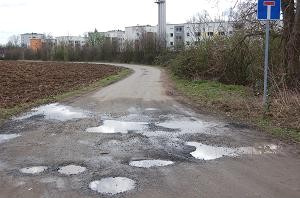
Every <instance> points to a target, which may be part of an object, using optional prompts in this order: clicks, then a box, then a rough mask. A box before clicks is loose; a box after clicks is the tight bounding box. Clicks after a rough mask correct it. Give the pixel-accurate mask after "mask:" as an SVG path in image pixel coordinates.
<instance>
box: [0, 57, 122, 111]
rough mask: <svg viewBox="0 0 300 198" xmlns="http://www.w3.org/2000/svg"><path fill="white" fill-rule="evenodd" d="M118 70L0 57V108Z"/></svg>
mask: <svg viewBox="0 0 300 198" xmlns="http://www.w3.org/2000/svg"><path fill="white" fill-rule="evenodd" d="M120 71H121V68H118V67H112V66H108V65H99V64H85V63H82V64H81V63H80V64H77V63H58V62H19V61H0V108H11V107H14V106H16V105H19V104H22V103H27V102H32V101H35V100H37V99H42V98H46V97H49V96H54V95H57V94H60V93H63V92H66V91H70V90H73V89H75V88H77V87H81V86H84V85H89V84H91V83H93V82H96V81H99V80H100V79H103V78H106V77H108V76H111V75H114V74H117V73H118V72H120Z"/></svg>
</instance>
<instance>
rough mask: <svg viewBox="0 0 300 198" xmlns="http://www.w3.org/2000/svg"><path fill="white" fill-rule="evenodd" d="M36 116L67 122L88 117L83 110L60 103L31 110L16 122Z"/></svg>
mask: <svg viewBox="0 0 300 198" xmlns="http://www.w3.org/2000/svg"><path fill="white" fill-rule="evenodd" d="M36 115H43V116H44V118H45V119H49V120H59V121H67V120H72V119H80V118H86V117H88V116H87V115H86V113H84V112H83V111H81V110H78V109H75V108H73V107H70V106H65V105H61V104H59V103H53V104H48V105H43V106H40V107H37V108H34V109H32V110H31V112H29V113H27V114H25V115H23V116H20V117H17V118H15V119H14V120H23V119H27V118H31V117H33V116H36Z"/></svg>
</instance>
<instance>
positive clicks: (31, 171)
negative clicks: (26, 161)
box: [20, 166, 48, 174]
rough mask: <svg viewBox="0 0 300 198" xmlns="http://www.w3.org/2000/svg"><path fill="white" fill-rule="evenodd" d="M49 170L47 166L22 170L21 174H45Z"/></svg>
mask: <svg viewBox="0 0 300 198" xmlns="http://www.w3.org/2000/svg"><path fill="white" fill-rule="evenodd" d="M47 169H48V167H47V166H33V167H26V168H22V169H20V172H21V173H25V174H39V173H42V172H44V171H45V170H47Z"/></svg>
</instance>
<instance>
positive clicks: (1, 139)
mask: <svg viewBox="0 0 300 198" xmlns="http://www.w3.org/2000/svg"><path fill="white" fill-rule="evenodd" d="M20 136H21V135H19V134H0V144H1V143H3V142H7V141H9V140H11V139H14V138H17V137H20Z"/></svg>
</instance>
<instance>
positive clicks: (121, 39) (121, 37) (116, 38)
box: [104, 30, 125, 51]
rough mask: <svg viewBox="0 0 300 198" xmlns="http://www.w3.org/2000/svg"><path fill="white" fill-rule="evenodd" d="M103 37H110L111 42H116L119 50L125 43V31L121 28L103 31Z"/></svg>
mask: <svg viewBox="0 0 300 198" xmlns="http://www.w3.org/2000/svg"><path fill="white" fill-rule="evenodd" d="M104 35H105V37H107V38H110V39H111V41H112V42H117V43H118V46H119V51H122V50H123V49H124V45H125V31H122V30H111V31H108V32H104Z"/></svg>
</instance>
